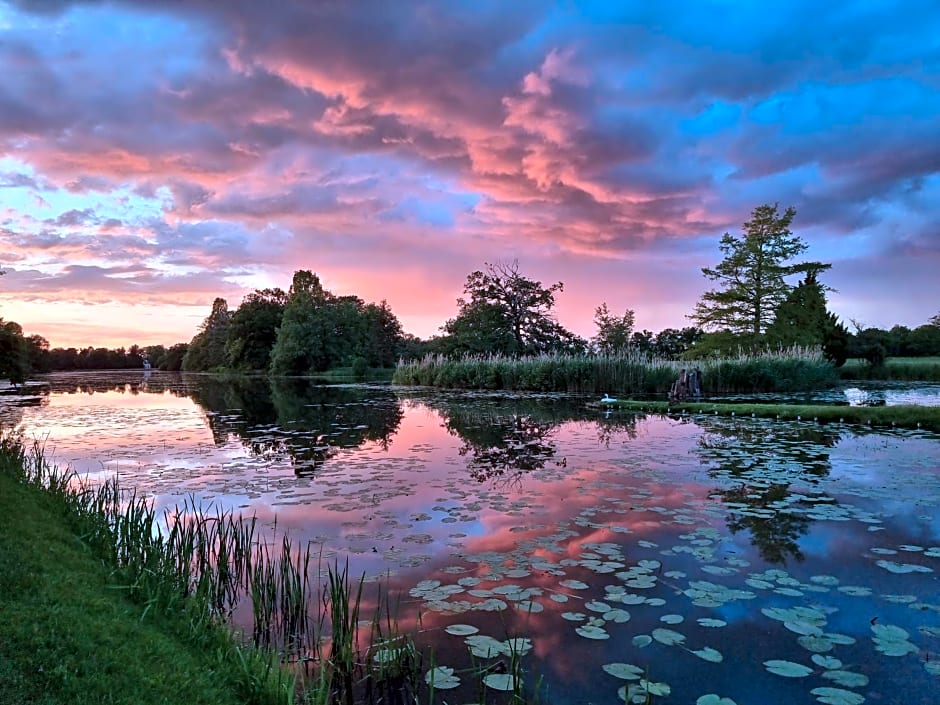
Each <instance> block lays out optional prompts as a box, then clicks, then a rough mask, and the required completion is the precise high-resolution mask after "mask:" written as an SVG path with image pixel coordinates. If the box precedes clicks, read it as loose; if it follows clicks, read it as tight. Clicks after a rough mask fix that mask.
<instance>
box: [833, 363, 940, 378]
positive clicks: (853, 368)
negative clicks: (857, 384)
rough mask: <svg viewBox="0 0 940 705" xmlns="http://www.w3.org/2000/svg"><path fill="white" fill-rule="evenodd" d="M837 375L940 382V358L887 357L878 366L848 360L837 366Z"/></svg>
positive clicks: (842, 376)
mask: <svg viewBox="0 0 940 705" xmlns="http://www.w3.org/2000/svg"><path fill="white" fill-rule="evenodd" d="M839 376H840V377H841V378H842V379H846V380H850V379H851V380H877V381H894V382H940V358H938V357H889V358H888V359H887V360H885V363H884V364H883V365H878V366H873V365H869V364H868V363H867V362H865V361H864V360H849V361H848V362H846V363H845V365H843V366H842V367H840V368H839Z"/></svg>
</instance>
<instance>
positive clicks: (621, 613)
mask: <svg viewBox="0 0 940 705" xmlns="http://www.w3.org/2000/svg"><path fill="white" fill-rule="evenodd" d="M604 621H605V622H614V623H615V624H623V623H625V622H629V621H630V613H629V612H627V611H626V610H621V609H612V610H608V611H606V612H604Z"/></svg>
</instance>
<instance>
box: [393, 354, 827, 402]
mask: <svg viewBox="0 0 940 705" xmlns="http://www.w3.org/2000/svg"><path fill="white" fill-rule="evenodd" d="M691 367H698V368H699V370H700V371H701V372H702V380H703V381H702V391H703V392H705V393H706V394H727V393H755V392H793V391H803V390H808V389H819V388H820V387H828V386H833V385H834V384H835V383H836V382H837V381H838V375H837V374H836V372H835V369H834V368H833V367H832V365H830V364H829V363H828V362H826V360H825V359H824V358H823V356H822V353H821V352H820V351H819V350H817V349H813V348H800V347H794V348H788V349H784V350H780V351H773V352H761V353H741V354H739V355H737V356H735V357H730V358H709V359H705V360H700V361H696V362H694V363H691V362H688V361H682V360H666V359H663V358H657V357H649V356H647V355H644V354H641V353H639V352H637V351H628V352H626V353H623V354H619V355H540V356H535V357H523V358H507V357H503V356H500V355H485V356H469V357H464V358H460V359H450V358H446V357H444V356H441V355H431V356H427V357H425V358H424V359H422V360H419V361H412V362H404V361H403V362H401V363H400V364H399V366H398V368H397V369H396V370H395V375H394V377H393V379H392V381H393V382H394V383H395V384H403V385H423V386H433V387H447V388H455V389H510V390H518V391H539V392H575V393H590V394H601V393H616V394H665V393H667V392H668V391H669V388H670V386H671V385H672V383H673V382H674V381H675V379H676V377H677V376H678V374H679V372H680V370H681V369H683V368H686V369H688V368H691Z"/></svg>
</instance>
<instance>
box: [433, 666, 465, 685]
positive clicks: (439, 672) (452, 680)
mask: <svg viewBox="0 0 940 705" xmlns="http://www.w3.org/2000/svg"><path fill="white" fill-rule="evenodd" d="M424 682H425V683H427V684H428V685H429V686H431V687H432V688H434V689H436V690H450V689H451V688H456V687H457V686H459V685H460V678H459V677H458V676H455V675H454V669H453V668H451V667H450V666H437V667H436V668H432V669H431V670H430V671H428V672H427V673H425V674H424Z"/></svg>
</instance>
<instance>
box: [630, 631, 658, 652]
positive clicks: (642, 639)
mask: <svg viewBox="0 0 940 705" xmlns="http://www.w3.org/2000/svg"><path fill="white" fill-rule="evenodd" d="M652 643H653V637H651V636H650V635H649V634H637V635H636V636H635V637H633V645H634V646H636V647H637V648H640V649H642V648H644V647H646V646H649V645H650V644H652Z"/></svg>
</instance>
